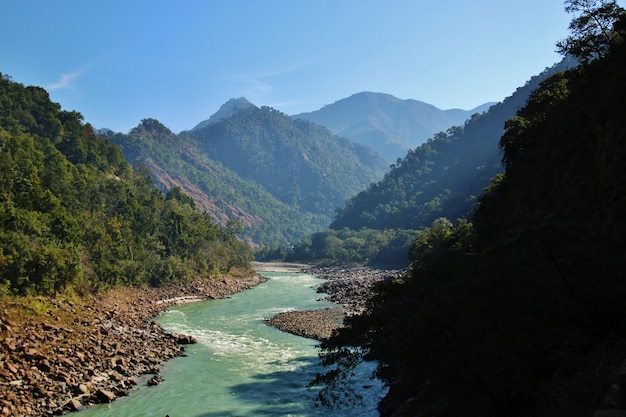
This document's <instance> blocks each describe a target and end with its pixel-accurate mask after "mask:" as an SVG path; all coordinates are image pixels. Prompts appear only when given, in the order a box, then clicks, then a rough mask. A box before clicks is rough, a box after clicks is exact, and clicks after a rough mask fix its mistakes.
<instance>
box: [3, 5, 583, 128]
mask: <svg viewBox="0 0 626 417" xmlns="http://www.w3.org/2000/svg"><path fill="white" fill-rule="evenodd" d="M1 1H2V19H1V22H2V24H0V72H2V73H3V74H8V75H10V76H11V77H12V78H13V80H14V81H16V82H20V83H22V84H25V85H38V86H42V87H44V88H46V89H47V90H48V91H49V93H50V96H51V98H52V100H53V101H55V102H58V103H60V104H61V106H62V107H63V108H64V109H66V110H76V111H79V112H81V113H82V114H83V115H84V117H85V121H86V122H89V123H91V124H92V125H94V126H95V127H98V128H99V127H108V128H111V129H113V130H116V131H122V132H127V131H128V130H129V129H131V128H132V127H134V126H136V125H137V124H138V123H139V122H140V120H141V119H143V118H147V117H152V118H156V119H158V120H160V121H161V122H162V123H163V124H165V125H166V126H168V127H169V128H170V129H172V130H173V131H174V132H180V131H181V130H186V129H191V128H192V127H194V126H195V125H196V124H197V123H198V122H200V121H202V120H205V119H208V118H209V116H211V115H212V114H213V113H215V112H216V111H217V110H218V108H219V107H220V105H221V104H223V103H224V102H226V101H227V100H228V99H230V98H233V97H246V98H247V99H248V100H250V101H251V102H252V103H254V104H256V105H258V106H262V105H267V106H271V107H274V108H276V109H278V110H280V111H282V112H284V113H287V114H296V113H300V112H305V111H313V110H317V109H319V108H321V107H322V106H324V105H326V104H331V103H333V102H335V101H337V100H340V99H342V98H345V97H348V96H350V95H352V94H354V93H358V92H361V91H375V92H383V93H389V94H392V95H394V96H396V97H399V98H402V99H415V100H420V101H424V102H427V103H430V104H433V105H435V106H437V107H439V108H441V109H448V108H463V109H466V110H468V109H471V108H473V107H475V106H477V105H479V104H482V103H485V102H489V101H501V100H502V99H504V98H505V97H507V96H509V95H510V94H511V93H512V92H513V91H515V89H516V88H517V87H519V86H521V85H523V84H524V83H525V82H526V81H527V80H528V79H529V78H530V77H531V76H533V75H535V74H537V73H539V72H541V71H542V70H543V69H544V68H546V67H548V66H551V65H552V64H554V63H555V62H557V61H559V60H560V56H559V55H558V54H557V53H555V52H554V51H555V46H554V45H555V43H556V42H557V41H558V40H560V39H563V38H565V37H566V36H567V25H568V23H569V21H570V20H571V16H569V15H567V14H566V13H565V11H564V10H563V3H562V1H560V0H523V1H522V0H515V1H514V0H436V1H432V0H428V1H426V0H406V1H401V0H384V1H383V0H381V1H370V0H332V1H327V0H309V1H300V0H246V1H242V0H224V1H215V0H197V1H191V0H176V1H174V0H169V1H164V0H149V1H148V0H146V1H143V0H121V1H118V0H106V1H96V0H93V1H91V0H54V1H49V0H39V1H36V0H19V1H15V0H1Z"/></svg>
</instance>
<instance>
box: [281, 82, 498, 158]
mask: <svg viewBox="0 0 626 417" xmlns="http://www.w3.org/2000/svg"><path fill="white" fill-rule="evenodd" d="M493 104H495V103H485V104H483V105H480V106H478V107H476V108H474V109H471V110H461V109H449V110H441V109H439V108H437V107H435V106H433V105H431V104H427V103H424V102H421V101H417V100H402V99H399V98H397V97H394V96H392V95H390V94H383V93H372V92H361V93H357V94H354V95H352V96H350V97H347V98H344V99H342V100H339V101H337V102H335V103H333V104H329V105H327V106H324V107H323V108H321V109H319V110H316V111H313V112H309V113H300V114H296V115H293V116H292V117H293V118H295V119H298V118H300V119H306V120H309V121H312V122H314V123H317V124H320V125H322V126H326V127H327V128H328V129H330V130H331V131H332V132H333V133H335V134H337V135H339V136H345V137H348V138H350V139H352V140H354V141H355V142H357V143H361V144H363V145H366V146H369V147H371V148H372V149H374V150H375V151H376V152H378V153H379V154H380V155H381V156H382V157H383V158H385V159H386V160H387V161H391V162H395V161H396V159H397V158H401V157H404V156H405V155H406V153H407V151H408V150H409V149H413V148H415V147H416V146H418V145H421V144H422V143H424V142H425V141H426V140H427V139H428V138H430V137H432V136H433V135H434V134H435V133H438V132H441V131H445V130H447V129H448V128H450V127H452V126H458V125H463V123H464V122H465V120H467V119H469V118H470V117H471V116H472V115H473V114H475V113H482V112H484V111H486V110H488V109H489V107H490V106H491V105H493Z"/></svg>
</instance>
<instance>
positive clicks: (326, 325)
mask: <svg viewBox="0 0 626 417" xmlns="http://www.w3.org/2000/svg"><path fill="white" fill-rule="evenodd" d="M263 268H265V270H266V271H275V272H282V271H276V270H274V269H272V268H283V269H290V272H303V273H308V274H311V275H315V276H316V277H318V278H320V279H324V280H325V281H324V282H323V283H321V284H320V285H319V286H318V287H317V292H318V293H324V294H326V296H325V297H323V298H322V299H323V300H326V301H332V302H334V303H336V304H338V306H337V307H335V308H326V309H320V310H304V311H286V312H282V313H278V314H276V315H275V316H274V317H271V318H268V319H266V323H267V324H269V325H271V326H274V327H276V328H277V329H279V330H282V331H285V332H288V333H292V334H295V335H298V336H303V337H307V338H310V339H316V340H320V341H323V340H326V339H328V338H329V337H330V336H331V334H332V332H333V331H334V330H336V329H338V328H341V327H342V326H343V320H344V318H345V317H347V316H350V315H354V314H361V313H362V312H363V310H364V309H365V306H366V303H367V300H368V299H369V298H370V297H371V295H372V291H373V289H374V287H375V286H376V285H378V284H380V283H382V282H385V281H388V280H392V279H395V278H398V277H399V276H401V275H402V274H403V273H404V270H400V269H379V268H371V267H351V266H310V265H301V264H278V263H276V264H273V263H267V264H264V265H263Z"/></svg>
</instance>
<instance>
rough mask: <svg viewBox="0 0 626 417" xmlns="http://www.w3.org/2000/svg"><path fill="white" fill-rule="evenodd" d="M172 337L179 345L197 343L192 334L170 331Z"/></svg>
mask: <svg viewBox="0 0 626 417" xmlns="http://www.w3.org/2000/svg"><path fill="white" fill-rule="evenodd" d="M171 337H172V339H174V340H175V341H176V343H178V344H179V345H192V344H194V343H198V340H197V339H196V338H195V337H193V336H188V335H185V334H181V333H172V334H171Z"/></svg>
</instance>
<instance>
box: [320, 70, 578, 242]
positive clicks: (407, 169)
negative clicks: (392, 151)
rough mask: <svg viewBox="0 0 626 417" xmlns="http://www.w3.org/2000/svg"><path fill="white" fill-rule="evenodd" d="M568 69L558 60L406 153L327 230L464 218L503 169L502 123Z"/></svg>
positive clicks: (421, 224) (420, 224)
mask: <svg viewBox="0 0 626 417" xmlns="http://www.w3.org/2000/svg"><path fill="white" fill-rule="evenodd" d="M572 65H574V62H572V61H571V60H564V61H562V62H560V63H558V64H556V65H554V66H552V67H550V68H546V69H545V70H544V71H543V72H542V73H541V74H539V75H537V76H534V77H532V78H531V79H530V80H529V81H528V82H527V83H526V85H524V86H523V87H520V88H518V89H517V90H516V91H515V92H514V93H513V94H512V95H511V96H509V97H507V98H506V99H505V100H504V101H503V102H501V103H498V104H495V105H493V106H491V107H490V109H489V111H487V112H485V113H482V114H475V115H474V116H473V117H472V118H471V119H470V120H468V121H467V122H466V123H465V125H464V126H463V127H460V126H459V127H453V128H451V129H449V130H448V131H447V132H445V133H444V132H440V133H438V134H436V135H435V136H434V137H433V138H431V139H429V140H428V141H427V142H426V143H424V144H423V145H420V146H418V147H417V148H415V149H414V150H410V151H409V152H408V153H407V154H406V156H405V157H404V158H403V159H401V160H399V161H398V163H397V164H394V165H392V167H391V170H390V171H389V172H387V173H386V174H385V177H384V178H383V180H381V181H380V182H378V183H375V184H372V185H371V186H370V187H369V188H368V189H366V190H364V191H362V192H360V193H359V194H358V195H356V196H354V197H352V198H351V199H349V200H348V201H347V202H346V205H345V206H344V207H343V208H342V209H340V210H339V211H338V214H337V217H336V219H335V221H334V222H333V223H332V225H331V227H332V228H333V229H341V228H343V227H348V228H350V229H353V230H359V229H360V228H363V227H366V228H374V229H386V228H400V229H419V228H422V227H428V226H430V225H431V223H432V222H433V221H434V220H435V219H436V218H438V217H447V218H449V219H453V220H454V219H456V218H458V217H468V216H469V215H470V214H471V211H472V208H473V207H474V205H475V203H476V198H477V196H479V195H480V194H481V193H482V191H483V189H484V188H485V187H486V186H487V185H488V184H489V181H490V180H491V179H492V178H493V177H494V176H495V175H496V174H498V173H500V172H502V170H503V167H502V164H501V159H502V156H501V153H500V149H499V147H498V142H499V140H500V137H501V136H502V134H503V132H504V122H505V121H506V120H507V119H509V118H511V117H513V116H514V115H515V113H516V111H517V110H518V109H519V108H520V107H521V106H522V105H523V104H524V103H525V102H526V100H527V98H528V96H529V95H530V93H531V92H532V91H533V90H535V89H536V88H537V87H538V86H539V84H540V83H541V82H542V81H543V80H545V79H546V78H548V77H549V76H550V75H552V74H554V73H556V72H559V71H563V70H565V69H567V68H569V67H571V66H572Z"/></svg>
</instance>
